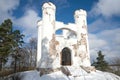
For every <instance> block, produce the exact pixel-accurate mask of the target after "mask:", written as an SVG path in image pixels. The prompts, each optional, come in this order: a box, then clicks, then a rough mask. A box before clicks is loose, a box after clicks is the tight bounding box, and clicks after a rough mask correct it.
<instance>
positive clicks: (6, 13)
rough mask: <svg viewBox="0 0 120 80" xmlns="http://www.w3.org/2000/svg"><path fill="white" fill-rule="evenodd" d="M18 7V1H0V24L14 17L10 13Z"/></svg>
mask: <svg viewBox="0 0 120 80" xmlns="http://www.w3.org/2000/svg"><path fill="white" fill-rule="evenodd" d="M18 5H19V0H0V23H1V22H3V21H4V20H5V19H8V18H11V19H13V18H14V17H13V16H12V11H13V10H15V9H16V8H17V7H18Z"/></svg>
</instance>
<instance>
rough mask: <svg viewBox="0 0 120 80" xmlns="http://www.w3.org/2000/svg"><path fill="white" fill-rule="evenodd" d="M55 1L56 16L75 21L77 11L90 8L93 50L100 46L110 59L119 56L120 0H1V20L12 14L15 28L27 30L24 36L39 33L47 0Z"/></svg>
mask: <svg viewBox="0 0 120 80" xmlns="http://www.w3.org/2000/svg"><path fill="white" fill-rule="evenodd" d="M49 1H50V2H52V3H54V4H55V5H56V8H57V10H56V20H58V21H62V22H64V23H66V24H67V23H69V22H70V23H74V17H73V15H74V11H75V10H77V9H84V10H86V11H87V14H88V16H87V22H88V35H89V44H90V54H91V56H92V57H94V56H96V55H97V52H98V51H99V50H102V52H103V53H104V54H105V55H106V58H107V59H108V60H110V59H111V58H113V57H116V56H117V57H120V9H119V4H120V0H0V23H2V22H3V21H4V20H5V19H7V18H10V19H11V20H12V22H13V26H14V29H19V30H21V32H22V33H23V34H25V36H26V37H25V38H24V40H25V41H26V42H28V41H29V39H30V38H31V37H37V21H38V20H40V19H41V17H42V12H41V7H42V4H43V3H45V2H49Z"/></svg>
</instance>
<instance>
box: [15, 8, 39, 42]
mask: <svg viewBox="0 0 120 80" xmlns="http://www.w3.org/2000/svg"><path fill="white" fill-rule="evenodd" d="M40 19H41V18H40V17H39V16H38V14H37V12H35V11H34V10H30V9H29V10H27V11H26V12H25V13H24V15H23V16H22V17H21V18H19V19H15V20H14V23H15V25H16V26H19V28H22V29H23V34H24V35H25V36H26V37H25V41H26V42H28V40H29V38H31V37H36V36H37V21H38V20H40Z"/></svg>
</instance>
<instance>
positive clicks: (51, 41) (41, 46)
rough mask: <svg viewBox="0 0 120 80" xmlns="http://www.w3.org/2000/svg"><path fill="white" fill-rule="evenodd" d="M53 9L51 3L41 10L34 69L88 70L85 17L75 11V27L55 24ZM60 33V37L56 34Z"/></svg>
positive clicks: (80, 12) (56, 22) (81, 12)
mask: <svg viewBox="0 0 120 80" xmlns="http://www.w3.org/2000/svg"><path fill="white" fill-rule="evenodd" d="M55 12H56V7H55V5H54V4H52V3H51V2H48V3H45V4H43V6H42V20H41V21H38V51H37V68H52V69H55V68H59V67H61V66H75V67H79V66H85V67H89V66H91V63H90V54H89V43H88V33H87V21H86V17H87V13H86V11H85V10H82V9H80V10H76V11H75V13H74V19H75V23H68V24H64V23H63V22H59V21H56V20H55ZM57 30H62V34H56V31H57Z"/></svg>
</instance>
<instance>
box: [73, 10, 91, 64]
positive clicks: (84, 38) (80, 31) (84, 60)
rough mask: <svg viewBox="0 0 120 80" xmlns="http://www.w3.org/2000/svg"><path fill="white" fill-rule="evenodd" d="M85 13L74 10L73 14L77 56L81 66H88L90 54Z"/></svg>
mask: <svg viewBox="0 0 120 80" xmlns="http://www.w3.org/2000/svg"><path fill="white" fill-rule="evenodd" d="M86 17H87V13H86V11H85V10H82V9H80V10H76V11H75V14H74V18H75V24H76V27H77V45H78V50H77V53H78V56H79V57H80V58H81V62H80V63H79V64H80V65H82V66H90V65H91V64H90V56H89V55H90V54H89V44H88V34H87V21H86Z"/></svg>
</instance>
